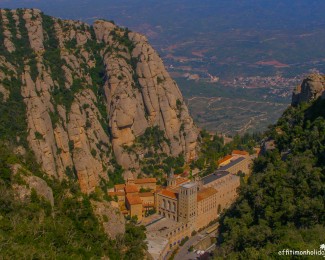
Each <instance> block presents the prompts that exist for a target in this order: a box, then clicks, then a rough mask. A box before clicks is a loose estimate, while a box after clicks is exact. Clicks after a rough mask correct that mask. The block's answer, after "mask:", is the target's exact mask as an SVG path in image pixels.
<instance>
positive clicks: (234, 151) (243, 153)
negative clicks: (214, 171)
mask: <svg viewBox="0 0 325 260" xmlns="http://www.w3.org/2000/svg"><path fill="white" fill-rule="evenodd" d="M232 154H239V155H249V153H248V152H246V151H241V150H233V151H232Z"/></svg>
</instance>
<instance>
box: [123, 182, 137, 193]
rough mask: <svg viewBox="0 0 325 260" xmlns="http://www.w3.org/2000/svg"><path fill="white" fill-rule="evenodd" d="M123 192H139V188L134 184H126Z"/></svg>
mask: <svg viewBox="0 0 325 260" xmlns="http://www.w3.org/2000/svg"><path fill="white" fill-rule="evenodd" d="M125 192H126V193H135V192H139V189H138V187H137V186H136V185H135V184H126V185H125Z"/></svg>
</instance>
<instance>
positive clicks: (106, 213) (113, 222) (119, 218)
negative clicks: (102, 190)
mask: <svg viewBox="0 0 325 260" xmlns="http://www.w3.org/2000/svg"><path fill="white" fill-rule="evenodd" d="M91 205H92V207H93V209H94V213H95V214H96V216H97V217H98V218H99V219H100V221H101V223H102V224H103V227H104V231H105V233H106V234H107V235H108V236H109V237H111V238H113V239H115V238H116V237H117V236H118V235H121V234H124V233H125V218H124V216H123V214H122V213H121V212H120V211H119V210H118V208H114V207H113V206H112V205H111V204H110V203H109V202H106V201H94V200H92V201H91Z"/></svg>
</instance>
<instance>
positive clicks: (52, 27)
mask: <svg viewBox="0 0 325 260" xmlns="http://www.w3.org/2000/svg"><path fill="white" fill-rule="evenodd" d="M0 35H1V40H3V42H4V46H3V47H2V49H1V52H0V56H1V57H0V62H1V64H0V65H1V71H2V73H1V74H0V76H1V77H0V80H1V84H0V93H2V99H3V105H4V106H5V104H6V103H7V104H8V102H7V101H8V100H9V101H10V98H11V96H12V94H13V93H12V91H13V87H12V86H11V85H12V82H13V81H16V83H15V85H16V89H15V91H16V92H17V93H16V94H17V98H18V99H20V100H21V98H22V99H23V101H24V105H25V106H26V123H27V126H22V125H20V126H19V127H21V128H22V129H21V130H22V131H23V128H24V127H26V132H27V133H28V134H27V136H24V137H20V136H19V135H17V136H16V138H13V136H10V138H11V139H12V141H13V142H15V143H16V144H17V147H18V148H17V149H18V150H19V151H20V152H22V153H25V152H26V149H27V150H28V147H30V148H31V150H32V151H33V152H34V153H35V156H36V159H37V161H38V163H41V165H42V168H43V170H44V171H45V172H46V173H47V174H48V175H50V176H53V177H55V178H59V179H63V178H67V175H68V176H70V177H73V176H74V175H76V176H77V177H78V180H79V183H80V187H81V189H82V191H83V192H86V193H89V192H92V191H94V189H95V187H96V186H98V185H99V184H100V182H101V181H104V182H108V181H109V180H110V179H112V178H120V179H121V178H122V177H123V176H124V177H127V176H130V175H134V174H135V175H137V174H138V173H140V169H141V167H142V165H140V162H141V163H142V161H143V160H144V157H145V156H147V154H148V153H158V154H164V155H165V157H166V158H167V157H169V156H171V157H177V156H178V155H180V154H182V155H184V156H185V158H186V160H187V161H189V160H192V159H194V158H195V157H196V150H197V143H196V139H197V136H198V130H197V128H196V126H195V125H194V123H193V120H192V118H191V117H190V115H189V112H188V109H187V107H186V105H185V103H184V101H183V98H182V95H181V93H180V91H179V89H178V87H177V85H176V83H175V82H174V81H173V80H172V79H171V78H170V76H169V74H168V73H167V71H166V70H165V68H164V66H163V63H162V61H161V59H160V58H159V56H158V54H157V53H156V52H155V51H154V50H153V49H152V47H151V46H150V45H149V44H148V42H147V39H146V38H145V37H144V36H142V35H140V34H137V33H133V32H130V31H129V30H128V29H127V28H119V27H117V26H116V25H114V24H113V23H111V22H108V21H104V20H98V21H96V22H95V23H94V25H93V26H89V25H87V24H85V23H82V22H79V21H76V22H74V21H70V20H60V19H56V18H52V17H49V16H46V15H44V14H43V13H41V12H40V11H39V10H37V9H17V10H4V9H2V10H1V19H0ZM4 72H5V73H4ZM8 75H9V76H8ZM17 85H21V86H22V87H21V91H20V92H21V93H18V92H19V89H18V87H17ZM19 95H21V96H22V97H19ZM20 106H22V104H20ZM23 110H24V108H23V107H21V110H20V111H19V113H20V115H19V116H20V118H19V120H23V114H22V113H23ZM8 121H10V120H8ZM20 123H21V122H20ZM7 124H9V122H7ZM22 124H23V123H22ZM147 129H148V130H147ZM146 130H147V131H146ZM4 131H5V130H4ZM147 132H149V133H150V134H151V135H150V136H153V138H154V139H157V138H156V137H157V136H158V137H159V136H163V138H158V141H159V142H158V145H157V147H156V148H155V149H154V151H150V149H151V148H148V147H144V146H143V145H142V144H139V143H138V140H139V139H141V136H143V135H144V134H145V133H147ZM8 135H11V134H8ZM14 139H15V140H14ZM18 139H19V140H18ZM24 139H25V140H24ZM142 139H146V138H142ZM23 143H24V145H22V144H23ZM120 166H122V168H123V169H124V170H126V171H125V173H124V174H122V172H123V169H121V167H120ZM116 169H117V172H116ZM131 171H132V172H131ZM114 175H115V176H114ZM117 175H119V176H117ZM122 175H123V176H122ZM116 176H117V177H116Z"/></svg>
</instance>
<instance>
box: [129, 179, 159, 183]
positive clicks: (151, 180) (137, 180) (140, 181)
mask: <svg viewBox="0 0 325 260" xmlns="http://www.w3.org/2000/svg"><path fill="white" fill-rule="evenodd" d="M156 182H157V179H156V178H144V179H136V180H134V183H135V184H143V183H156Z"/></svg>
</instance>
